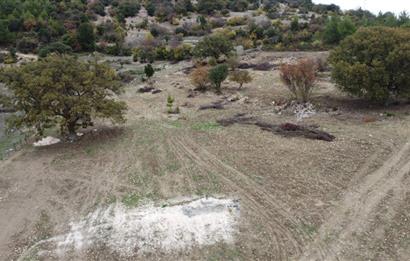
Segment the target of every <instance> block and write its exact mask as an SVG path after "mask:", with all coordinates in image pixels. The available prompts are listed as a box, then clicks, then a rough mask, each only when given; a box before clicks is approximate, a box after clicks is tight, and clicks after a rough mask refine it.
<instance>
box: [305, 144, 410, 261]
mask: <svg viewBox="0 0 410 261" xmlns="http://www.w3.org/2000/svg"><path fill="white" fill-rule="evenodd" d="M409 173H410V141H408V142H407V143H405V144H404V146H403V147H402V148H401V149H400V150H398V151H396V152H395V153H394V154H393V155H392V156H391V157H390V158H389V159H388V160H387V161H385V162H384V164H383V165H382V166H381V167H380V168H378V169H377V170H376V171H374V172H373V173H371V174H369V175H368V176H366V177H365V178H363V180H362V181H361V183H360V184H358V185H357V186H355V187H354V188H353V189H351V190H350V191H348V192H347V193H346V194H345V196H344V198H343V199H342V201H341V202H340V204H339V206H338V207H337V208H336V209H335V210H333V211H332V213H333V214H332V215H331V217H330V218H329V219H328V220H327V221H326V222H325V223H324V224H323V225H322V226H321V228H320V230H319V233H318V234H317V237H316V239H315V240H314V241H313V242H312V243H311V244H310V245H308V247H307V248H306V250H305V252H304V254H303V255H302V257H301V260H340V257H339V256H340V254H341V251H342V250H343V247H344V246H345V245H346V244H347V243H350V242H352V240H353V239H354V235H355V234H357V233H360V232H361V231H364V230H365V228H366V226H367V225H368V222H369V220H370V218H371V217H372V216H373V215H374V212H375V211H376V210H377V207H378V206H379V204H380V203H381V202H382V201H383V199H384V198H386V197H387V196H388V193H389V191H392V190H399V189H402V184H403V180H405V179H406V178H408V177H406V175H408V174H409ZM396 200H399V199H396ZM329 236H330V237H331V238H329ZM318 248H321V249H323V248H326V249H327V251H326V252H323V251H321V252H320V253H319V252H318V251H317V249H318Z"/></svg>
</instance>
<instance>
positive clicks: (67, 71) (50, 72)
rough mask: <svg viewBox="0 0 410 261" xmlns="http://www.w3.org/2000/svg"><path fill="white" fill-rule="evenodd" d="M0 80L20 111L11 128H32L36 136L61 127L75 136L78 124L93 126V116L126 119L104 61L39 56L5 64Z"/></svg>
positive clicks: (118, 89) (111, 73)
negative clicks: (29, 59) (16, 64)
mask: <svg viewBox="0 0 410 261" xmlns="http://www.w3.org/2000/svg"><path fill="white" fill-rule="evenodd" d="M0 80H1V81H2V82H4V83H5V84H6V86H7V88H8V90H9V92H10V96H9V97H8V98H9V100H11V104H13V105H14V107H15V108H14V109H15V110H16V111H18V112H19V113H17V114H16V115H15V117H14V118H12V119H11V120H10V121H9V124H11V127H15V128H23V127H34V128H35V129H36V130H37V133H38V134H39V135H42V134H43V133H44V130H45V129H48V128H51V127H53V126H59V127H60V129H61V132H62V133H63V134H69V135H70V137H73V135H74V136H75V133H76V130H77V129H78V128H79V127H83V128H86V127H87V126H92V125H93V118H96V117H98V118H109V119H111V120H112V121H113V122H118V123H121V122H124V121H125V118H124V112H125V110H126V105H125V103H123V102H118V101H115V100H114V99H111V97H112V95H113V94H114V93H120V92H121V91H122V87H121V85H120V84H119V82H118V81H117V76H116V74H115V71H114V70H112V69H111V68H110V67H109V66H108V65H106V64H101V63H98V62H97V61H96V60H94V61H92V62H87V63H86V62H80V61H78V60H77V59H76V58H74V57H71V56H67V55H63V56H60V55H50V56H48V57H46V58H44V59H40V60H39V61H36V62H32V63H28V64H24V65H21V66H19V67H11V68H6V69H3V71H1V73H0Z"/></svg>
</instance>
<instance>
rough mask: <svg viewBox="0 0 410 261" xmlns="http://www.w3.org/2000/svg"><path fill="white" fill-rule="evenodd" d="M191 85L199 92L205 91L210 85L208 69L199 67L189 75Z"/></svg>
mask: <svg viewBox="0 0 410 261" xmlns="http://www.w3.org/2000/svg"><path fill="white" fill-rule="evenodd" d="M191 83H192V84H193V85H194V86H195V87H196V88H197V89H198V90H201V91H204V90H206V88H207V86H208V84H209V83H210V80H209V69H208V67H206V66H201V67H198V68H196V69H195V70H194V71H193V72H192V73H191Z"/></svg>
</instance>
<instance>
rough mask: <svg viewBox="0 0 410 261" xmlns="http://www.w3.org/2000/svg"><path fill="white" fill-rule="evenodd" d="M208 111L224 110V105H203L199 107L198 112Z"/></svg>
mask: <svg viewBox="0 0 410 261" xmlns="http://www.w3.org/2000/svg"><path fill="white" fill-rule="evenodd" d="M209 109H215V110H222V109H224V105H223V104H222V103H221V102H213V103H210V104H204V105H201V106H199V110H201V111H202V110H209Z"/></svg>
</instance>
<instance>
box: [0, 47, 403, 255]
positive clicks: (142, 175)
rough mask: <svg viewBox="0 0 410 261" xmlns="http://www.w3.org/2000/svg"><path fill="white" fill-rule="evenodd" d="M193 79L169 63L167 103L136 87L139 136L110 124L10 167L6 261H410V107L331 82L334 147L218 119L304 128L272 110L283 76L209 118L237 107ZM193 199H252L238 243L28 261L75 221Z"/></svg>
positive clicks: (311, 121)
mask: <svg viewBox="0 0 410 261" xmlns="http://www.w3.org/2000/svg"><path fill="white" fill-rule="evenodd" d="M320 55H325V54H323V53H297V54H293V53H281V54H276V53H264V52H259V53H251V54H248V55H246V56H244V57H243V58H242V59H243V62H247V63H261V62H270V63H273V64H275V63H280V62H281V61H282V60H283V59H289V57H293V56H320ZM138 66H139V65H125V68H126V69H134V68H136V69H138V70H140V68H137V67H138ZM190 66H192V64H191V63H188V62H182V63H179V64H176V65H168V64H157V65H156V67H157V68H161V70H160V71H158V72H157V74H156V75H155V76H154V77H155V79H156V80H157V83H156V87H158V88H160V89H162V90H163V91H162V92H161V93H158V94H151V93H145V94H137V88H138V87H139V86H140V84H141V83H139V82H138V81H135V82H133V83H131V84H130V85H129V86H128V87H127V91H126V93H125V94H124V95H122V96H121V97H120V98H121V99H123V100H125V101H126V102H127V104H128V105H129V112H128V122H127V124H126V125H125V126H119V127H113V128H109V127H102V126H103V125H102V123H101V125H99V126H97V127H96V130H93V129H89V130H87V131H86V132H85V135H84V136H83V137H82V138H81V139H80V141H79V142H77V143H74V144H57V145H53V146H50V147H44V148H33V147H32V146H29V145H27V146H25V147H24V148H23V149H22V150H20V151H19V152H16V153H14V154H13V155H12V156H11V157H10V158H8V159H6V160H3V161H1V162H0V172H1V175H0V227H1V228H2V233H0V259H1V260H16V259H18V258H21V259H22V260H32V259H34V260H35V258H36V257H38V256H39V257H40V260H54V259H59V260H61V259H66V260H70V259H71V260H72V259H75V258H77V259H82V260H127V259H130V260H135V258H144V259H147V260H175V259H178V260H255V259H259V260H300V259H303V260H368V259H371V260H408V257H409V256H410V225H409V224H410V190H409V188H410V166H409V161H410V145H409V144H410V140H409V137H410V135H409V134H410V122H409V119H410V116H409V114H408V111H409V109H410V106H409V105H401V106H395V107H389V108H383V107H380V108H379V107H372V108H369V107H367V106H366V104H365V103H364V102H363V101H359V100H354V99H352V98H350V97H346V96H344V95H342V94H340V93H339V92H337V91H336V90H335V88H334V86H333V84H331V83H330V82H329V79H328V77H327V75H326V74H324V75H323V77H322V78H321V80H320V82H319V88H318V90H317V91H316V93H315V96H314V99H313V100H314V104H316V111H317V112H316V114H314V115H312V116H311V117H309V118H306V119H304V121H303V124H306V125H319V126H320V129H322V130H325V131H328V132H330V133H331V134H333V135H335V136H336V137H337V138H336V140H335V141H334V142H323V141H315V140H308V139H303V138H285V137H281V136H277V135H274V134H272V133H270V132H266V131H263V130H260V129H259V128H258V127H256V126H247V125H239V124H236V125H232V126H229V127H222V126H219V125H218V124H217V123H216V121H217V120H218V119H221V118H224V117H231V116H233V115H235V114H237V113H247V114H248V115H250V116H255V117H258V118H260V119H263V120H264V121H267V122H271V123H275V124H276V123H277V124H280V123H284V122H295V121H296V116H295V115H294V114H293V113H287V112H283V113H281V114H278V113H276V112H275V108H276V107H275V106H274V105H273V104H272V101H276V104H277V103H278V102H279V101H281V100H283V99H285V98H287V92H286V89H285V88H284V87H283V85H282V84H281V83H280V80H279V73H278V71H251V72H252V75H253V76H254V78H255V80H254V81H253V82H252V83H251V84H248V85H246V86H245V88H244V89H243V90H241V91H238V90H237V86H236V84H234V83H230V82H228V83H225V84H224V88H225V89H224V95H226V96H232V95H237V94H238V93H240V95H241V96H242V97H245V96H246V97H248V99H246V102H245V101H235V102H227V104H226V105H225V108H224V109H223V110H201V111H199V110H198V108H199V106H200V105H203V104H209V103H211V102H215V101H219V100H221V99H222V98H223V97H222V96H217V95H215V94H213V93H198V94H197V95H196V96H195V97H193V98H188V97H187V96H188V90H189V89H191V88H193V86H192V85H191V84H190V82H189V77H188V76H187V75H186V74H184V72H183V70H184V69H186V68H188V67H190ZM168 95H172V96H173V97H175V100H176V101H175V103H176V104H177V105H179V106H180V108H181V114H180V115H179V116H172V117H170V116H169V115H167V114H166V98H167V96H168ZM193 196H197V197H198V196H199V197H201V196H218V197H219V196H220V197H225V198H231V199H238V200H239V201H238V202H239V204H240V218H239V221H238V228H237V232H236V233H235V238H234V240H233V242H220V243H217V244H213V245H208V246H206V245H205V246H193V247H192V248H190V249H188V250H175V251H171V252H167V251H151V252H143V251H142V252H138V251H137V250H136V252H135V253H136V254H135V255H134V256H132V257H129V256H128V257H124V256H121V254H120V253H117V252H116V251H115V250H112V249H111V248H108V247H106V246H104V245H95V246H90V247H88V248H87V249H86V250H84V251H82V252H80V253H79V252H75V251H74V252H68V253H65V254H64V258H61V257H57V256H56V255H55V254H54V253H53V249H52V248H50V247H49V248H44V249H43V248H42V247H41V245H40V246H39V247H37V248H34V251H30V253H29V254H27V249H30V248H31V247H33V246H34V245H35V244H36V243H38V242H40V241H42V240H47V239H49V238H53V237H55V236H58V235H62V234H66V233H67V232H69V231H70V222H74V221H76V220H81V219H82V218H83V217H86V216H87V215H89V214H90V213H93V212H94V211H95V210H96V209H98V208H105V207H109V206H110V205H111V204H114V203H115V202H117V203H123V204H124V205H125V206H126V207H129V208H134V207H137V206H142V205H144V204H145V203H146V202H157V204H160V206H161V204H163V202H167V201H169V200H170V199H174V198H180V197H193ZM164 204H165V203H164ZM32 250H33V249H32ZM45 250H47V251H48V252H47V251H45ZM23 253H24V258H26V259H23V256H22V254H23ZM30 258H32V259H30Z"/></svg>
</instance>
